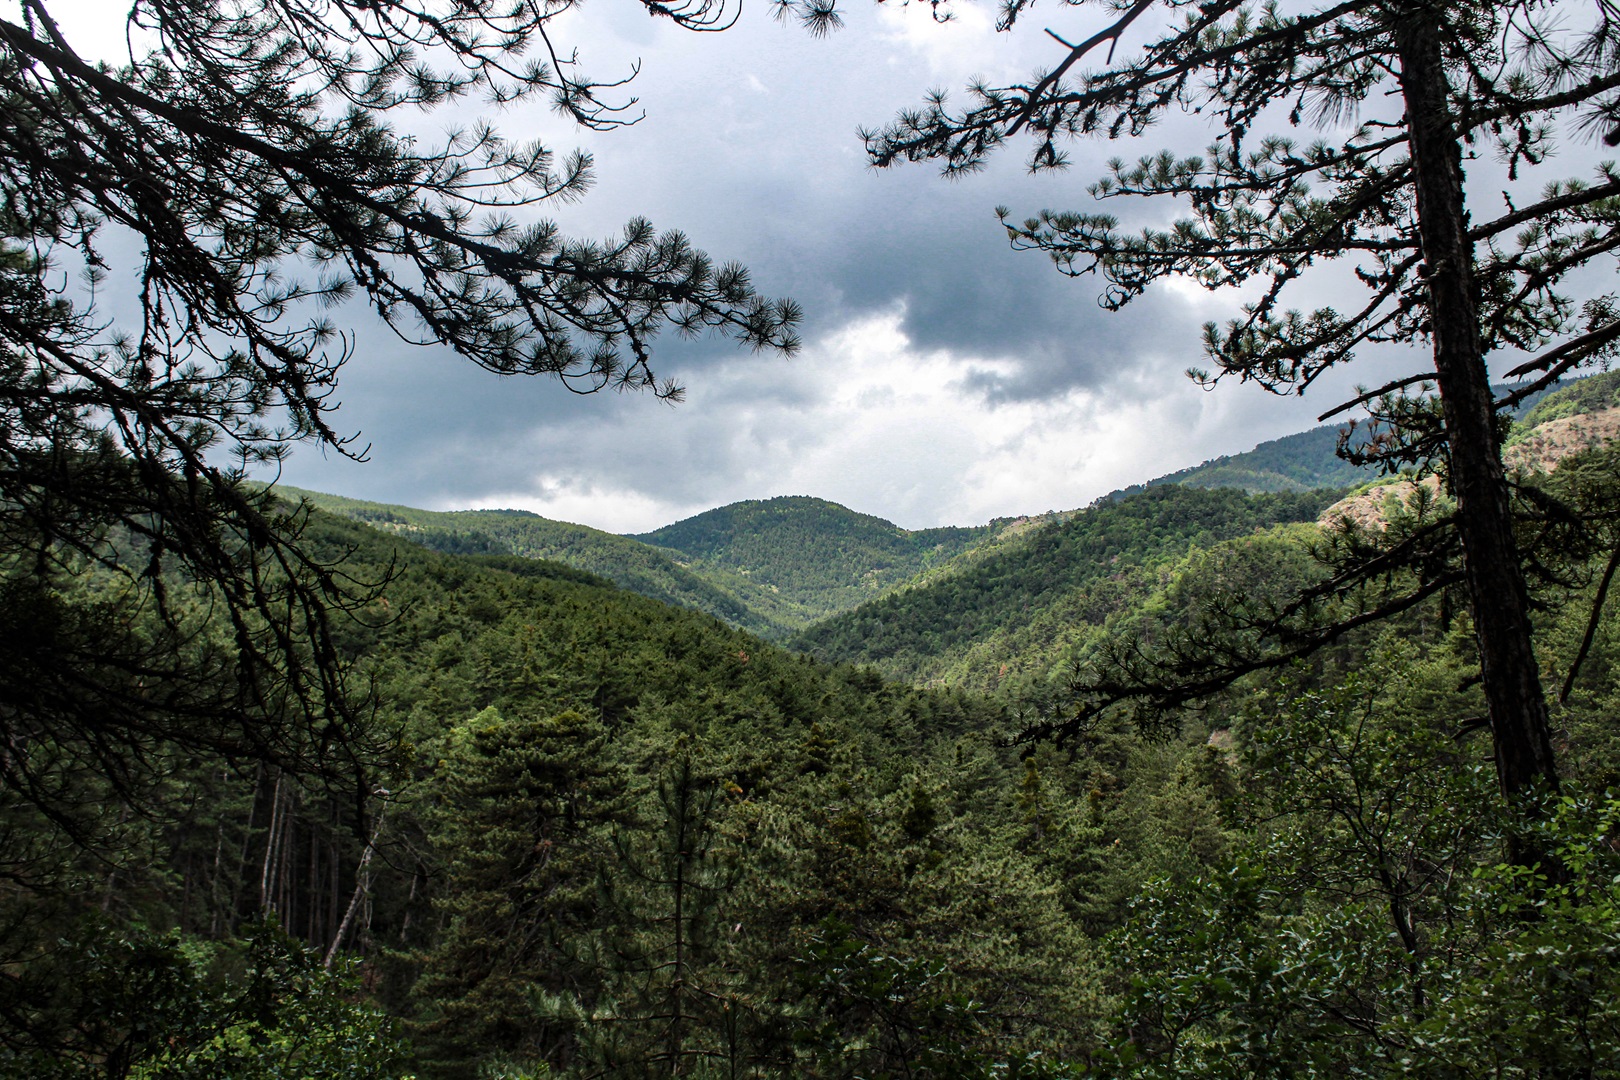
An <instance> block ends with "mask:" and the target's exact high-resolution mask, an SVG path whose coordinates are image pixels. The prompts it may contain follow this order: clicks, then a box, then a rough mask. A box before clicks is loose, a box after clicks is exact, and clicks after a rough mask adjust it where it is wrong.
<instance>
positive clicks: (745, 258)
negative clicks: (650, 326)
mask: <svg viewBox="0 0 1620 1080" xmlns="http://www.w3.org/2000/svg"><path fill="white" fill-rule="evenodd" d="M79 7H80V9H81V10H82V12H83V14H81V15H78V16H74V15H72V13H71V11H70V12H69V13H68V15H66V16H65V17H64V24H65V25H68V26H70V28H71V27H72V25H73V20H74V19H75V18H78V19H80V20H82V21H81V22H79V24H78V30H79V31H81V32H83V33H85V34H86V35H87V36H88V35H90V34H91V33H93V31H94V27H93V26H92V24H91V20H95V19H97V18H101V19H104V15H98V14H97V13H98V10H99V9H100V8H101V5H100V4H97V3H90V2H88V0H86V2H84V3H83V4H81V5H79ZM845 10H846V12H847V25H846V26H845V28H844V29H842V30H841V31H839V32H837V33H834V34H832V35H830V36H828V37H826V38H819V39H818V38H814V37H812V36H810V35H809V34H807V33H805V32H804V31H803V30H801V29H799V28H798V27H796V26H793V25H783V24H781V23H778V22H776V21H774V20H772V19H771V18H770V12H769V10H768V8H767V5H766V4H764V3H762V2H759V0H749V3H748V5H747V6H746V7H745V8H744V9H743V11H742V13H741V17H740V19H739V21H738V23H737V25H736V26H735V27H733V28H732V29H731V30H729V31H727V32H725V33H721V34H692V33H688V32H684V31H681V30H679V29H677V28H675V27H673V26H672V25H670V23H669V21H668V20H653V19H650V18H648V17H647V16H646V15H645V14H644V13H643V11H642V9H641V7H640V5H638V4H634V3H626V2H623V0H620V2H618V3H616V4H608V3H606V2H602V0H599V2H598V3H593V4H586V5H583V6H582V7H581V8H579V9H578V10H576V11H575V12H572V13H570V14H569V15H568V16H566V22H565V24H564V25H563V26H562V27H561V28H560V30H559V33H558V37H559V38H569V37H570V36H571V40H572V42H573V43H575V44H577V45H578V47H579V49H580V55H581V58H582V61H583V65H582V66H583V69H584V70H585V71H587V72H589V73H591V74H593V75H595V76H596V77H598V78H605V77H609V76H613V75H616V74H622V73H624V72H625V71H627V70H628V69H629V67H630V65H632V64H633V63H635V62H637V61H639V63H640V65H641V66H640V74H639V76H638V77H637V78H636V80H635V82H634V85H633V87H632V91H633V93H634V94H635V95H636V96H637V97H638V98H639V99H640V106H639V107H640V108H642V109H644V111H645V114H646V115H645V119H643V120H642V121H641V122H640V123H639V124H637V125H635V126H633V127H630V128H627V129H622V130H618V131H614V132H611V133H607V134H601V135H590V134H588V133H581V132H579V131H577V130H574V129H572V128H571V127H570V126H569V125H567V124H566V123H565V122H564V121H562V120H561V119H559V118H558V117H557V116H556V115H555V114H553V113H551V112H549V111H547V110H546V109H544V108H543V107H540V106H536V107H533V108H527V107H526V108H522V109H513V110H509V111H506V112H504V113H502V114H500V115H498V116H494V117H492V120H493V121H494V122H495V124H496V126H497V127H498V128H500V129H501V130H502V131H503V132H505V133H506V134H509V135H510V136H513V137H515V138H524V139H528V138H540V139H542V140H543V141H545V142H547V143H548V144H550V145H551V146H553V147H554V148H556V149H558V150H560V151H562V150H568V149H570V148H573V147H575V146H582V147H584V148H586V149H588V150H590V151H591V152H592V153H593V154H594V155H595V158H596V167H597V175H598V177H599V179H598V182H597V184H596V186H595V188H594V189H593V191H592V192H591V194H590V195H589V196H587V197H586V198H585V199H584V200H582V201H581V202H579V203H577V204H574V205H571V206H567V207H562V208H554V209H551V210H549V211H548V213H551V214H552V215H553V216H554V217H556V218H557V219H558V220H559V221H560V222H561V224H562V225H563V226H564V228H565V229H567V230H568V231H570V232H572V233H574V234H576V235H586V236H604V237H605V236H609V235H611V234H613V233H614V232H615V231H616V230H617V229H618V228H619V227H620V226H621V225H622V224H623V222H624V221H625V220H626V219H627V218H629V217H631V216H634V215H644V216H647V217H649V218H651V220H652V221H653V223H654V224H655V225H657V226H659V227H660V228H679V229H681V230H683V231H685V232H686V233H687V234H688V235H689V236H690V237H691V238H692V240H693V242H694V243H695V244H696V245H697V246H698V247H700V248H702V249H704V250H706V251H707V252H709V253H710V254H711V255H712V256H714V257H715V258H716V259H717V260H722V261H728V260H737V261H740V262H742V263H744V264H745V265H747V266H748V267H749V268H750V269H751V271H752V274H753V278H754V281H755V284H756V286H757V287H758V288H759V289H760V290H761V291H762V292H764V293H766V294H767V295H772V296H791V297H793V298H795V299H797V300H798V301H799V302H800V303H801V304H802V305H803V306H804V308H805V309H806V312H807V319H806V325H805V327H804V333H803V337H804V340H805V346H804V349H803V351H802V352H801V353H800V354H799V355H797V356H796V357H794V358H792V359H782V358H780V357H777V356H772V355H768V354H767V355H755V354H751V353H748V352H746V351H740V350H738V349H736V348H734V347H733V346H732V345H731V344H730V343H729V342H727V341H725V340H717V339H716V340H700V341H697V342H680V341H668V342H665V343H663V345H664V347H663V348H662V349H661V351H660V353H659V355H658V363H659V373H660V374H661V375H672V376H674V377H675V378H676V379H678V380H679V381H680V382H681V383H683V384H684V385H685V386H686V388H687V392H688V394H687V399H686V401H685V402H684V403H683V404H681V405H679V406H670V405H667V404H664V403H661V402H659V401H658V400H656V399H654V398H653V397H651V396H650V395H638V394H612V393H608V394H602V395H598V396H595V397H585V398H582V397H579V396H576V395H572V394H569V393H567V392H565V391H563V390H561V389H560V388H559V387H558V386H556V385H554V384H549V383H546V382H542V381H537V380H519V379H502V378H499V377H497V376H494V375H489V374H487V373H484V372H482V371H480V370H478V369H476V368H473V367H471V366H469V365H467V364H465V363H461V362H458V361H457V360H456V359H455V358H454V357H453V356H450V355H448V354H446V353H443V352H440V351H435V350H430V349H419V348H411V347H408V346H406V345H403V344H401V343H399V342H398V341H397V340H396V339H394V338H393V337H392V336H390V335H388V334H387V333H386V332H385V331H379V330H378V328H377V327H375V326H373V325H368V324H366V322H365V321H364V317H363V316H358V315H357V317H356V318H357V320H358V321H357V323H356V326H357V329H358V333H359V342H360V348H359V352H358V355H357V356H356V358H355V359H354V361H353V362H352V364H351V366H350V367H349V368H348V369H347V371H346V377H345V380H344V382H343V387H342V391H341V394H340V397H341V399H342V401H343V407H342V411H341V413H340V414H339V416H338V419H339V421H340V424H342V425H344V426H346V427H347V428H348V429H349V430H352V431H356V432H358V433H360V441H361V442H362V443H369V445H370V447H371V450H370V456H369V460H368V461H367V462H364V463H354V462H350V461H346V460H343V459H341V458H336V457H333V456H328V455H322V454H321V453H320V452H319V451H318V450H314V449H310V448H302V449H300V450H299V451H297V452H296V453H295V454H294V456H293V458H292V460H291V462H290V464H289V465H288V467H287V469H286V471H285V473H284V477H283V479H284V481H285V482H287V483H290V484H295V485H298V486H302V487H308V488H314V489H317V490H322V491H328V492H336V493H341V494H345V495H350V496H354V497H358V498H366V499H375V500H380V501H385V502H395V503H404V504H408V505H413V506H420V507H428V508H434V509H460V508H470V507H521V508H525V509H529V510H533V511H535V512H537V513H540V514H543V515H545V516H547V517H552V518H558V519H562V520H568V521H577V522H582V523H585V524H588V525H592V526H596V527H598V528H603V529H608V530H612V531H616V532H635V531H641V530H646V529H651V528H656V527H657V526H659V525H663V524H667V523H669V522H672V521H675V520H678V519H680V518H683V517H686V516H689V515H691V514H694V513H698V512H701V511H703V510H705V509H708V508H710V507H714V506H719V505H722V504H725V503H728V502H733V501H736V500H741V499H757V498H766V497H769V496H774V495H796V494H806V495H815V496H819V497H822V498H826V499H831V500H834V501H837V502H840V503H843V504H845V505H847V506H850V507H852V508H854V509H856V510H859V511H863V512H866V513H872V514H877V515H880V516H882V517H886V518H888V519H890V520H892V521H895V522H897V523H898V524H900V525H903V526H905V527H908V528H922V527H927V526H934V525H942V524H962V525H968V524H978V523H982V522H984V521H986V520H988V519H990V518H992V517H999V516H1012V515H1018V514H1024V513H1032V512H1040V511H1044V510H1049V509H1065V508H1071V507H1075V506H1080V505H1084V504H1085V503H1087V502H1089V501H1090V500H1092V499H1093V498H1095V497H1096V496H1098V495H1100V494H1102V493H1105V492H1107V491H1109V490H1111V489H1113V488H1116V487H1119V486H1122V485H1125V484H1129V483H1133V482H1136V481H1140V480H1143V479H1147V478H1149V477H1152V476H1156V475H1160V474H1163V473H1165V472H1169V471H1172V470H1175V469H1178V468H1182V467H1185V466H1187V465H1191V464H1195V463H1197V462H1199V461H1201V460H1204V459H1206V458H1209V457H1212V456H1215V455H1218V454H1223V453H1233V452H1238V451H1242V450H1245V449H1248V448H1249V447H1251V446H1253V445H1254V444H1255V443H1257V442H1260V441H1262V440H1265V439H1268V438H1274V437H1276V436H1278V435H1281V434H1286V433H1288V432H1292V431H1297V430H1301V429H1303V428H1305V427H1308V426H1311V425H1312V424H1313V423H1314V419H1313V418H1314V416H1315V415H1316V414H1317V413H1318V412H1321V411H1324V410H1325V409H1326V408H1327V407H1329V406H1330V405H1332V404H1334V403H1336V401H1337V398H1336V397H1335V396H1334V395H1335V393H1336V391H1338V390H1341V389H1344V388H1346V387H1347V386H1348V385H1349V384H1350V382H1351V381H1352V380H1353V381H1360V382H1375V381H1377V379H1378V378H1379V376H1380V374H1381V371H1380V369H1379V366H1378V365H1367V366H1365V367H1362V368H1361V369H1360V370H1358V371H1355V372H1353V373H1352V374H1351V375H1350V376H1349V377H1348V378H1347V379H1345V380H1341V381H1340V382H1339V383H1338V384H1336V385H1335V386H1323V387H1320V388H1318V389H1315V390H1313V391H1312V394H1311V396H1310V397H1309V398H1307V399H1306V400H1304V401H1303V402H1301V401H1299V400H1297V399H1279V398H1275V397H1272V396H1270V395H1267V394H1265V393H1264V392H1262V391H1260V390H1258V389H1256V388H1253V387H1246V386H1239V385H1236V384H1232V385H1229V386H1223V387H1222V388H1220V389H1219V390H1217V391H1216V392H1214V393H1206V392H1204V391H1201V390H1200V389H1198V388H1197V387H1196V386H1194V385H1193V384H1192V383H1191V382H1189V381H1188V380H1187V379H1186V378H1185V376H1184V375H1183V374H1182V372H1183V371H1184V370H1185V369H1186V368H1187V367H1188V366H1189V365H1191V364H1196V363H1198V362H1199V361H1200V353H1199V347H1198V328H1199V326H1200V325H1201V324H1202V323H1203V322H1204V321H1206V320H1207V319H1211V318H1221V317H1224V316H1225V315H1227V314H1229V313H1230V312H1231V311H1232V310H1233V308H1234V306H1235V304H1236V303H1237V298H1235V297H1232V296H1212V295H1210V294H1207V293H1204V292H1202V291H1200V290H1197V289H1193V288H1189V287H1186V286H1177V285H1174V284H1172V285H1169V286H1162V287H1159V288H1156V289H1155V290H1154V291H1152V292H1150V293H1149V294H1148V295H1146V296H1144V297H1143V298H1141V299H1140V300H1139V301H1137V302H1136V303H1134V304H1133V305H1131V307H1130V308H1128V309H1127V310H1126V311H1125V312H1123V313H1119V314H1110V313H1107V312H1104V311H1102V310H1101V309H1100V308H1099V307H1098V306H1097V303H1096V297H1097V293H1098V284H1097V282H1096V281H1095V279H1090V278H1083V279H1080V280H1071V279H1068V278H1064V277H1062V276H1061V275H1059V274H1057V273H1056V272H1055V271H1053V270H1052V269H1051V267H1050V265H1049V264H1048V263H1047V262H1046V261H1045V260H1044V259H1043V258H1042V257H1041V256H1039V255H1035V254H1028V253H1025V254H1019V253H1015V252H1013V251H1011V250H1010V249H1009V248H1008V245H1007V242H1006V238H1005V234H1004V233H1003V231H1002V230H1001V229H1000V228H999V227H998V225H997V223H996V220H995V217H994V214H993V208H994V207H995V206H996V205H998V204H1006V205H1008V206H1010V207H1011V208H1012V209H1013V211H1014V213H1015V215H1017V216H1020V217H1021V216H1023V215H1024V214H1027V213H1030V212H1033V211H1036V210H1039V209H1041V208H1043V207H1053V208H1070V207H1077V206H1082V205H1084V204H1085V203H1086V202H1087V201H1088V196H1087V195H1086V194H1085V187H1086V185H1087V184H1088V183H1089V182H1090V181H1091V180H1093V179H1095V178H1096V176H1097V175H1099V174H1100V171H1101V168H1100V166H1101V162H1102V161H1104V160H1106V159H1107V158H1108V157H1111V156H1115V155H1123V156H1131V157H1134V156H1136V155H1137V154H1140V153H1146V152H1150V151H1153V150H1157V149H1159V148H1160V146H1161V145H1177V146H1179V147H1181V148H1182V149H1189V148H1193V147H1197V148H1201V147H1202V146H1203V145H1204V144H1205V142H1206V141H1207V138H1208V136H1207V133H1206V132H1204V131H1202V130H1201V129H1199V128H1198V127H1197V126H1196V125H1193V124H1190V122H1180V123H1181V124H1182V126H1167V127H1164V128H1161V129H1159V130H1158V131H1156V132H1155V133H1154V135H1153V137H1152V139H1151V141H1150V142H1148V143H1144V144H1142V145H1128V144H1107V143H1101V144H1091V145H1084V144H1082V145H1079V146H1077V147H1076V150H1075V166H1074V167H1073V168H1072V169H1071V170H1070V171H1069V172H1068V173H1067V174H1059V175H1053V174H1045V175H1043V176H1039V177H1030V176H1028V175H1027V174H1025V173H1024V172H1023V169H1022V165H1021V162H1020V161H1019V160H1018V158H1017V157H1016V155H1015V154H1014V155H1008V156H1006V157H1005V158H1003V159H1002V160H1000V161H999V162H998V163H997V164H996V166H995V167H993V168H991V169H990V170H988V171H986V172H985V173H983V174H981V175H978V176H974V177H971V178H969V179H967V180H964V181H955V182H948V181H945V180H943V179H941V178H940V177H939V176H938V175H937V174H936V173H935V172H934V171H933V170H932V169H931V168H929V167H927V166H910V167H904V168H899V169H894V170H889V171H885V172H881V173H880V172H876V171H874V170H872V169H871V168H869V167H868V166H867V164H866V162H865V158H864V155H863V153H862V150H861V145H860V142H859V140H858V138H857V137H856V134H855V133H856V129H857V128H858V127H860V126H863V125H864V126H868V127H875V126H878V125H880V124H882V123H884V122H885V121H887V120H888V119H889V118H890V117H891V116H892V115H893V114H894V113H895V111H896V110H898V109H900V108H903V107H907V106H910V105H915V104H917V103H918V102H920V100H921V97H922V95H923V93H924V92H925V91H926V90H928V89H930V88H933V87H941V88H945V89H956V90H959V89H960V87H961V86H962V85H964V84H965V83H966V82H967V80H968V79H969V77H971V76H983V77H985V78H986V79H988V80H990V81H992V82H996V81H1000V80H1011V79H1014V78H1018V77H1021V76H1023V75H1025V74H1027V72H1028V71H1029V70H1031V69H1033V68H1035V67H1037V66H1039V65H1040V64H1042V63H1046V62H1051V60H1052V58H1053V55H1054V54H1053V53H1052V52H1051V51H1050V49H1049V46H1050V45H1051V43H1050V41H1049V40H1048V39H1046V38H1045V36H1044V35H1042V34H1040V33H1039V30H1040V29H1041V28H1042V27H1044V26H1051V27H1053V29H1055V30H1058V31H1059V32H1062V33H1064V34H1065V36H1068V37H1069V38H1070V40H1075V36H1074V35H1083V34H1085V33H1087V32H1088V28H1094V24H1095V23H1096V20H1097V15H1096V13H1094V12H1092V11H1091V10H1089V9H1087V10H1078V11H1077V10H1075V9H1072V8H1068V7H1066V6H1055V7H1053V8H1048V9H1046V10H1045V11H1044V13H1042V12H1040V11H1039V10H1038V11H1037V19H1038V20H1044V21H1037V22H1036V23H1034V24H1032V25H1028V26H1024V27H1021V32H1019V33H1016V34H1013V35H1004V34H996V33H994V32H993V29H992V27H991V25H990V23H989V13H990V10H991V9H990V8H986V7H982V6H981V7H975V6H973V5H972V4H967V5H963V6H961V7H959V9H958V18H957V19H956V20H955V21H954V22H951V23H948V24H945V25H938V24H936V23H934V22H933V20H932V19H931V18H930V16H929V8H928V6H927V4H912V5H909V6H907V5H902V4H898V3H895V2H894V0H890V3H888V4H877V5H867V6H862V5H860V4H858V3H851V4H848V5H846V7H845ZM101 25H103V26H105V25H106V24H105V22H103V23H102V24H101ZM71 32H73V31H72V29H70V33H71ZM1138 43H1139V42H1138ZM1130 44H1131V43H1130V42H1129V41H1127V42H1126V47H1129V45H1130ZM458 119H459V121H460V122H465V119H466V115H465V113H463V114H462V115H461V116H460V117H459V118H458V117H456V116H452V115H449V114H431V115H429V116H426V117H423V118H419V119H417V120H415V121H412V122H413V124H415V125H416V126H417V127H418V129H419V130H420V131H421V133H422V135H423V136H424V137H428V138H431V137H433V135H434V134H435V133H436V132H439V131H442V130H443V129H444V128H446V127H448V126H451V125H452V124H454V123H456V122H458ZM1114 209H1115V211H1116V212H1118V213H1120V214H1121V216H1122V217H1124V218H1125V219H1126V220H1127V221H1130V222H1136V223H1140V224H1149V223H1159V224H1162V223H1163V222H1164V221H1165V220H1167V219H1168V217H1169V216H1171V215H1173V213H1174V211H1173V208H1171V207H1167V206H1166V207H1161V206H1157V205H1138V206H1118V207H1115V208H1114ZM1149 215H1150V216H1149Z"/></svg>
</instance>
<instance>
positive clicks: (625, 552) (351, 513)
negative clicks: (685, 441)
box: [277, 487, 796, 638]
mask: <svg viewBox="0 0 1620 1080" xmlns="http://www.w3.org/2000/svg"><path fill="white" fill-rule="evenodd" d="M277 490H279V491H281V492H283V493H284V494H285V495H287V496H288V497H289V498H300V497H301V498H303V499H305V500H307V501H308V502H309V503H311V504H312V505H314V506H318V507H320V508H321V509H323V510H327V511H330V512H331V513H334V514H339V515H342V516H343V517H347V518H350V519H352V520H355V521H360V522H364V523H365V524H367V525H370V526H372V527H374V528H376V529H380V530H382V531H383V532H387V533H392V534H394V535H396V536H399V537H402V538H404V539H406V540H409V541H410V542H412V543H414V544H418V545H420V546H422V547H425V548H428V549H430V550H433V551H438V552H441V553H444V554H449V555H518V556H521V557H523V558H526V559H554V560H556V561H558V562H562V563H566V564H567V565H569V566H572V567H575V568H576V569H579V570H584V571H587V572H589V573H592V574H598V575H600V576H601V577H604V578H606V579H608V580H609V581H612V582H614V583H616V584H618V585H621V586H623V587H624V588H626V589H629V590H631V591H632V592H636V593H640V594H641V595H642V596H646V597H649V598H651V599H653V600H659V601H662V602H663V603H666V604H676V605H679V606H681V607H688V608H692V609H694V610H697V611H702V612H706V613H708V614H710V615H714V616H715V617H717V618H720V619H723V620H724V621H726V622H728V623H730V624H731V625H733V626H737V627H741V628H742V629H745V630H748V631H750V632H751V633H755V634H758V635H760V636H761V637H765V638H778V637H782V636H784V635H785V634H787V633H789V632H791V630H792V629H794V628H796V624H795V623H793V622H791V621H790V610H789V608H788V606H787V605H785V604H783V603H782V602H781V601H780V600H778V599H777V598H776V597H775V596H773V595H772V594H771V592H770V590H769V589H767V588H764V587H762V586H759V585H756V584H754V583H752V582H750V581H748V580H747V579H746V578H744V577H740V576H737V575H726V574H724V573H713V572H699V571H695V570H693V569H691V568H689V567H687V566H683V565H682V564H681V562H680V561H679V560H677V559H676V558H674V557H672V555H671V554H670V553H669V552H665V551H660V550H658V549H656V548H653V547H650V546H648V545H647V544H643V543H639V542H638V541H636V540H633V539H630V538H628V537H623V536H617V535H615V534H613V533H608V532H603V531H601V530H600V529H592V528H589V527H587V526H584V525H573V524H569V523H567V522H562V521H551V520H549V519H547V518H543V517H540V516H539V515H538V514H532V513H529V512H528V511H526V510H454V511H434V510H417V509H414V508H412V507H408V506H391V505H388V504H385V503H373V502H365V501H362V500H360V499H347V498H343V497H341V496H337V495H324V494H321V493H319V492H314V491H302V490H300V489H298V488H290V487H283V488H278V489H277Z"/></svg>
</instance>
